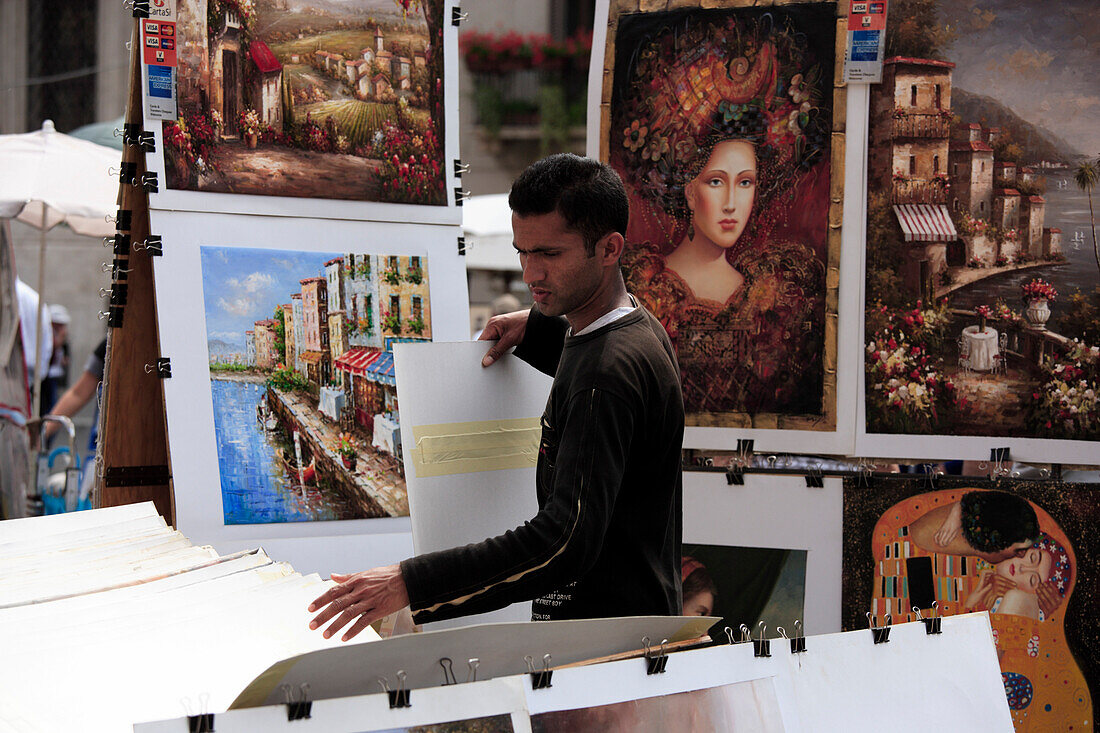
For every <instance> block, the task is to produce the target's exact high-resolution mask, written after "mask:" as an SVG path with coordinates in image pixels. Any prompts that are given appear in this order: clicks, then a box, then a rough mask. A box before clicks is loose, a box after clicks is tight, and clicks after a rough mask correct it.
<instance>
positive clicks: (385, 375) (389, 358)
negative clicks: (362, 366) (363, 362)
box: [363, 351, 397, 387]
mask: <svg viewBox="0 0 1100 733" xmlns="http://www.w3.org/2000/svg"><path fill="white" fill-rule="evenodd" d="M363 376H364V377H365V378H367V379H368V380H370V381H372V382H378V383H379V384H388V385H390V386H391V387H396V386H397V378H396V377H394V375H393V354H392V353H391V352H389V351H383V352H382V353H381V354H380V355H379V357H378V358H377V359H375V360H374V361H372V362H371V363H370V364H368V365H367V370H366V373H365V374H363Z"/></svg>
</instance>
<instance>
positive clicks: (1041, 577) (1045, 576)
mask: <svg viewBox="0 0 1100 733" xmlns="http://www.w3.org/2000/svg"><path fill="white" fill-rule="evenodd" d="M1053 565H1054V563H1053V560H1052V559H1051V556H1050V553H1049V552H1047V551H1046V550H1041V549H1039V548H1038V547H1031V548H1029V549H1028V550H1027V551H1026V552H1024V554H1023V556H1022V557H1011V558H1009V559H1007V560H1003V561H1001V562H999V563H997V565H996V566H995V572H996V573H997V575H1000V576H1002V577H1004V578H1008V579H1009V580H1010V581H1012V582H1013V583H1015V584H1016V587H1017V588H1019V589H1020V590H1022V591H1025V592H1027V593H1037V592H1038V590H1039V586H1040V585H1042V584H1043V583H1045V582H1046V581H1047V580H1049V579H1050V571H1051V569H1052V567H1053Z"/></svg>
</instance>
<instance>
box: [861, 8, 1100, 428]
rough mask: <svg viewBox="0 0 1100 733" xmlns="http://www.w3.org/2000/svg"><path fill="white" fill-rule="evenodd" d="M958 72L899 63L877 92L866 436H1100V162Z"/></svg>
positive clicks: (927, 63) (934, 63) (928, 61)
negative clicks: (1097, 230)
mask: <svg viewBox="0 0 1100 733" xmlns="http://www.w3.org/2000/svg"><path fill="white" fill-rule="evenodd" d="M891 20H895V19H894V18H892V19H891ZM899 20H900V19H899ZM942 55H943V54H941V56H942ZM957 72H958V70H957V67H956V64H955V63H954V62H952V61H949V60H942V59H941V58H931V57H928V58H924V57H911V56H894V57H890V58H888V59H887V61H886V64H885V71H884V75H883V83H882V84H880V85H877V86H873V87H872V92H871V127H870V146H869V151H870V152H869V172H868V173H869V175H868V180H869V202H868V221H867V273H866V276H867V281H866V292H867V296H866V301H865V343H864V347H865V352H864V355H865V373H866V383H865V384H866V386H865V396H866V423H867V432H868V433H894V434H926V435H993V436H1004V437H1034V438H1064V439H1077V440H1093V441H1095V440H1100V408H1098V399H1097V397H1098V393H1100V349H1098V348H1097V347H1098V345H1100V311H1098V308H1100V288H1098V285H1100V270H1098V267H1100V263H1098V262H1097V260H1096V258H1095V254H1094V249H1093V242H1094V239H1093V234H1092V232H1093V227H1092V223H1093V222H1092V214H1091V207H1092V201H1091V195H1092V193H1093V191H1092V186H1093V185H1094V184H1095V182H1096V169H1097V166H1098V163H1097V161H1096V160H1095V159H1091V160H1090V159H1088V158H1087V157H1086V156H1084V155H1082V154H1080V153H1078V152H1077V151H1075V150H1074V149H1073V148H1070V147H1069V146H1068V145H1066V146H1065V147H1062V148H1061V149H1059V148H1057V147H1056V146H1052V145H1050V144H1049V143H1047V142H1045V140H1043V141H1042V142H1043V144H1042V145H1040V144H1039V138H1040V136H1039V135H1038V134H1035V135H1029V136H1025V134H1024V133H1023V132H1021V131H1022V130H1032V131H1033V127H1031V126H1029V125H1028V124H1027V123H1025V122H1024V121H1023V120H1021V119H1020V118H1018V117H1016V116H1015V115H1014V114H1013V113H1012V112H1011V110H1008V109H1007V108H1005V107H1004V106H1003V105H1000V104H998V103H997V102H996V101H995V100H992V99H990V98H988V97H981V96H979V95H976V94H970V93H967V92H965V91H963V90H958V89H955V90H953V88H952V78H953V74H955V73H957ZM953 96H954V99H953ZM953 101H954V102H955V105H954V106H953ZM990 119H998V120H1000V121H1001V122H1002V124H992V123H991V122H990V121H989V120H990ZM1046 138H1054V139H1057V138H1055V137H1054V136H1053V135H1049V134H1048V135H1047V136H1046ZM1052 148H1053V149H1052ZM1090 176H1091V178H1090ZM1090 181H1091V182H1090Z"/></svg>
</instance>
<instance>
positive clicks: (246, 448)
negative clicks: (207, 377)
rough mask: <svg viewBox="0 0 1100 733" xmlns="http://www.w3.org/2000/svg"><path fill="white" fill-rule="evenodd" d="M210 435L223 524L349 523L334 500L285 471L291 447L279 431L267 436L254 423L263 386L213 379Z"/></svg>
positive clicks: (344, 510)
mask: <svg viewBox="0 0 1100 733" xmlns="http://www.w3.org/2000/svg"><path fill="white" fill-rule="evenodd" d="M210 390H211V393H212V395H213V398H214V434H215V437H216V440H217V443H218V467H219V469H220V473H221V483H222V511H223V514H224V518H225V523H226V524H268V523H275V522H312V521H320V520H328V519H350V518H352V517H353V516H354V515H353V513H352V512H351V511H350V509H349V508H347V507H345V506H342V504H341V503H340V501H339V499H338V498H336V497H328V496H326V495H325V494H324V493H323V492H321V491H318V490H317V489H316V488H314V487H312V486H310V487H307V488H306V490H305V491H302V490H301V489H300V488H299V487H298V486H296V484H297V480H296V479H292V478H291V477H290V475H289V474H288V472H287V470H286V469H285V468H284V466H283V461H282V458H281V457H280V456H281V454H285V455H288V456H293V455H294V446H293V444H292V443H291V442H290V441H289V440H287V438H286V435H285V434H284V433H283V432H282V431H281V430H277V431H273V432H268V431H266V430H264V428H263V426H262V425H261V424H260V423H259V421H258V420H257V419H256V412H257V407H258V406H259V404H260V402H261V401H262V400H263V399H264V393H265V392H266V390H267V387H266V386H265V385H264V384H257V383H255V382H248V381H237V380H227V379H214V380H211V382H210Z"/></svg>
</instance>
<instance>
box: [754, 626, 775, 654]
mask: <svg viewBox="0 0 1100 733" xmlns="http://www.w3.org/2000/svg"><path fill="white" fill-rule="evenodd" d="M756 630H757V632H758V636H757V637H756V638H755V639H753V640H752V655H753V656H754V657H770V656H771V655H772V643H771V640H769V639H765V638H764V633H765V632H766V631H767V630H768V627H767V626H765V625H764V622H763V621H761V622H760V623H759V624H757V625H756Z"/></svg>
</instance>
